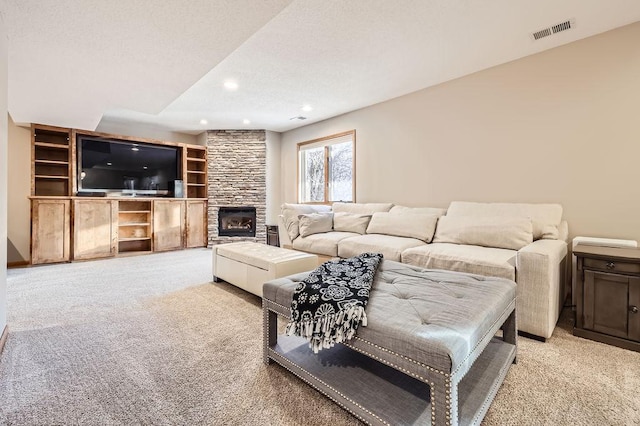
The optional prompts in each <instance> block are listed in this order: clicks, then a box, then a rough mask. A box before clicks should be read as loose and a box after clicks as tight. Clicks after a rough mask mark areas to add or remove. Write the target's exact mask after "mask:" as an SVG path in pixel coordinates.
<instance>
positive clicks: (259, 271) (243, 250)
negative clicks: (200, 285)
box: [213, 242, 318, 297]
mask: <svg viewBox="0 0 640 426" xmlns="http://www.w3.org/2000/svg"><path fill="white" fill-rule="evenodd" d="M317 266H318V256H316V255H315V254H309V253H303V252H299V251H294V250H289V249H283V248H280V247H275V246H268V245H266V244H259V243H253V242H238V243H229V244H220V245H217V246H214V247H213V281H214V282H217V281H218V280H219V279H222V280H224V281H226V282H228V283H230V284H233V285H235V286H236V287H240V288H241V289H243V290H246V291H248V292H251V293H253V294H255V295H257V296H260V297H262V284H263V283H265V282H266V281H269V280H273V279H275V278H280V277H286V276H287V275H291V274H296V273H298V272H305V271H311V270H312V269H315V268H316V267H317Z"/></svg>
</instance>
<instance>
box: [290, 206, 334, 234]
mask: <svg viewBox="0 0 640 426" xmlns="http://www.w3.org/2000/svg"><path fill="white" fill-rule="evenodd" d="M298 220H299V222H300V223H299V227H300V236H301V237H308V236H309V235H313V234H320V233H322V232H329V231H331V230H332V229H333V213H331V212H322V213H307V214H301V215H300V216H298Z"/></svg>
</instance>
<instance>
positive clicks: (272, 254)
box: [216, 241, 315, 271]
mask: <svg viewBox="0 0 640 426" xmlns="http://www.w3.org/2000/svg"><path fill="white" fill-rule="evenodd" d="M216 249H217V254H218V255H219V256H223V257H226V258H227V259H232V260H236V261H238V262H241V263H245V264H247V265H252V266H255V267H256V268H260V269H264V270H266V271H268V270H269V267H270V266H271V265H273V264H278V263H286V262H290V261H292V260H295V259H306V258H310V257H315V255H313V254H309V253H303V252H299V251H294V250H287V249H283V248H280V247H275V246H269V245H266V244H258V243H254V242H251V241H241V242H237V243H228V244H220V245H218V246H216ZM298 270H300V269H298Z"/></svg>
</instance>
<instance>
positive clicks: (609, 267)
mask: <svg viewBox="0 0 640 426" xmlns="http://www.w3.org/2000/svg"><path fill="white" fill-rule="evenodd" d="M615 267H616V264H615V263H614V262H607V269H613V268H615Z"/></svg>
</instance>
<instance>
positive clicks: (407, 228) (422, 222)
mask: <svg viewBox="0 0 640 426" xmlns="http://www.w3.org/2000/svg"><path fill="white" fill-rule="evenodd" d="M437 222H438V216H435V215H432V214H424V213H396V214H393V213H389V212H378V213H374V214H373V216H372V217H371V221H370V222H369V226H368V227H367V234H384V235H394V236H396V237H407V238H415V239H418V240H422V241H424V242H426V243H430V242H431V239H432V238H433V233H434V231H435V229H436V223H437Z"/></svg>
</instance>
